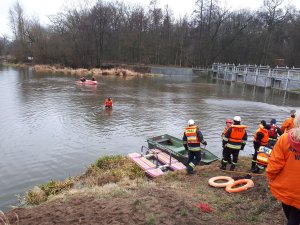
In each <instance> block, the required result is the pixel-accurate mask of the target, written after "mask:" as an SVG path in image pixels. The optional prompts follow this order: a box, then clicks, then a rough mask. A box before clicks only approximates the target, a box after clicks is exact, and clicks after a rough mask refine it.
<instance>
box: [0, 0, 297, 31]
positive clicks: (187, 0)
mask: <svg viewBox="0 0 300 225" xmlns="http://www.w3.org/2000/svg"><path fill="white" fill-rule="evenodd" d="M16 1H17V0H0V36H2V35H4V34H8V35H11V31H10V27H9V9H10V8H11V7H12V6H13V5H14V3H15V2H16ZM88 1H92V2H93V1H96V0H88ZM123 1H124V2H125V3H126V2H128V3H133V4H135V3H136V4H139V5H142V6H148V5H149V3H150V0H123ZM157 1H158V3H159V6H161V7H163V6H165V5H168V6H169V8H171V9H172V10H173V12H174V15H175V16H183V15H185V14H188V15H189V14H191V13H192V11H193V8H194V5H195V2H196V0H157ZM219 1H220V2H221V4H222V5H223V6H224V5H226V7H227V8H229V7H230V8H231V9H233V10H235V9H239V8H250V9H257V8H259V7H260V6H262V5H263V0H219ZM285 1H286V2H287V3H290V4H293V5H295V6H296V7H297V8H298V9H300V0H285ZM19 2H20V4H21V6H22V7H23V9H24V12H25V15H26V16H28V17H32V16H35V17H38V18H39V19H40V21H41V23H42V24H47V23H48V22H49V20H48V17H47V16H49V15H53V14H56V12H58V11H60V10H62V9H63V8H64V6H66V5H68V6H70V4H74V2H79V3H81V4H86V1H85V0H75V1H72V0H19Z"/></svg>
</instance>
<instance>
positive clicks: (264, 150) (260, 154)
mask: <svg viewBox="0 0 300 225" xmlns="http://www.w3.org/2000/svg"><path fill="white" fill-rule="evenodd" d="M271 152H272V149H271V148H268V147H266V146H260V147H259V149H258V151H257V159H256V163H257V165H258V166H261V167H263V168H265V167H266V166H267V165H268V163H269V158H270V156H271Z"/></svg>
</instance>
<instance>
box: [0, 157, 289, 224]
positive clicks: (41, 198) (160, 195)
mask: <svg viewBox="0 0 300 225" xmlns="http://www.w3.org/2000/svg"><path fill="white" fill-rule="evenodd" d="M250 161H251V160H250V158H243V157H242V158H241V159H240V161H239V167H238V169H237V171H236V172H229V171H225V172H224V171H221V170H220V169H219V167H218V166H219V162H214V163H212V164H210V165H205V166H198V167H197V168H196V173H195V174H193V175H187V174H186V172H185V171H178V172H167V173H166V174H165V175H163V176H161V177H159V178H157V179H155V180H151V179H148V178H147V177H145V176H144V173H143V172H142V171H141V170H140V169H139V168H138V167H137V166H135V165H134V164H133V163H132V162H130V161H129V160H128V159H127V158H125V157H122V156H107V157H103V158H100V159H98V160H97V161H96V162H95V163H94V164H92V165H90V166H89V167H88V168H87V170H86V172H85V173H84V174H82V175H81V176H77V177H72V178H68V179H66V180H65V181H50V182H49V183H47V184H43V185H40V186H38V187H35V188H33V189H32V190H31V191H29V192H27V193H26V196H25V197H24V199H23V202H22V207H24V208H17V209H14V210H12V211H10V212H7V213H6V214H5V216H6V218H7V219H8V220H9V222H10V224H17V222H18V221H19V223H20V224H93V223H95V224H110V223H114V224H273V225H277V224H283V223H284V222H285V218H284V215H283V212H282V209H281V205H280V203H279V202H278V201H277V200H276V199H275V198H273V197H272V195H271V194H270V192H269V190H268V186H267V182H266V178H265V176H264V174H259V175H257V174H251V175H252V179H253V181H254V187H253V188H251V189H249V190H247V191H245V192H241V193H227V192H226V191H225V190H224V188H213V187H211V186H209V185H208V179H209V178H211V177H213V176H220V175H227V176H231V177H235V178H236V177H241V176H244V175H246V174H247V173H248V169H249V167H250ZM200 205H202V206H203V205H205V206H206V207H207V208H209V209H211V212H208V211H210V210H208V211H206V210H203V208H201V207H199V206H200ZM16 215H17V217H16Z"/></svg>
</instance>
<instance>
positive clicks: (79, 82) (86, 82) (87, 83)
mask: <svg viewBox="0 0 300 225" xmlns="http://www.w3.org/2000/svg"><path fill="white" fill-rule="evenodd" d="M97 83H98V82H97V81H96V80H86V81H84V82H82V81H81V80H77V81H76V84H81V85H96V84H97Z"/></svg>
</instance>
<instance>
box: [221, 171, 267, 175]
mask: <svg viewBox="0 0 300 225" xmlns="http://www.w3.org/2000/svg"><path fill="white" fill-rule="evenodd" d="M223 172H229V173H236V174H251V175H253V176H266V175H265V174H258V173H251V172H250V173H247V172H240V171H229V170H224V171H223Z"/></svg>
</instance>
